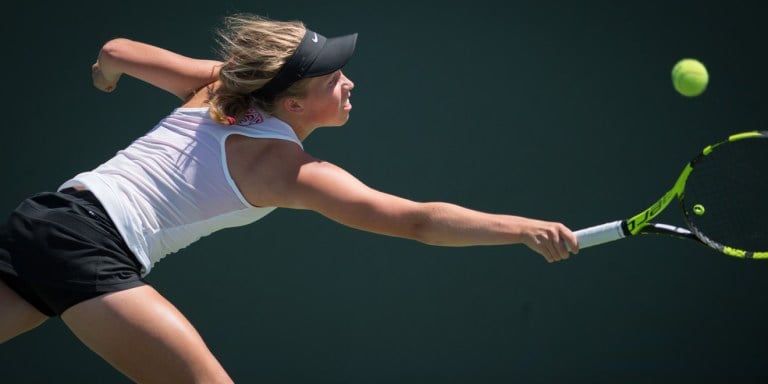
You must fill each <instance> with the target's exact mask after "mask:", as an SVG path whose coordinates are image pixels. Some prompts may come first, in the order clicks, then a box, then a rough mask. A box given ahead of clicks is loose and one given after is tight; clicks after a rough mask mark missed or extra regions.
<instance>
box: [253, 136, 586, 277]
mask: <svg viewBox="0 0 768 384" xmlns="http://www.w3.org/2000/svg"><path fill="white" fill-rule="evenodd" d="M275 146H276V147H277V146H279V147H281V148H282V150H279V151H275V152H274V153H272V154H271V156H267V159H263V160H262V161H260V162H258V163H256V164H258V165H257V166H255V167H252V168H251V169H250V172H249V173H248V176H249V177H247V178H244V179H241V180H240V181H242V182H241V183H238V184H239V185H240V186H241V190H243V192H244V193H245V195H246V197H247V198H248V199H249V200H250V201H251V202H252V203H254V204H255V205H263V206H278V207H286V208H295V209H309V210H313V211H316V212H318V213H320V214H322V215H324V216H326V217H328V218H330V219H332V220H334V221H337V222H339V223H341V224H344V225H347V226H349V227H352V228H357V229H361V230H364V231H368V232H373V233H378V234H382V235H388V236H395V237H402V238H407V239H412V240H416V241H420V242H423V243H426V244H430V245H439V246H454V247H461V246H478V245H506V244H525V245H526V246H528V247H529V248H531V249H532V250H534V251H536V252H537V253H539V254H541V255H542V256H544V258H545V259H546V260H547V261H549V262H553V261H558V260H563V259H566V258H568V256H569V251H568V250H569V249H570V250H571V251H572V252H574V253H576V252H578V240H577V239H576V236H575V235H574V234H573V232H571V231H570V230H569V229H568V228H567V227H566V226H564V225H563V224H560V223H556V222H549V221H543V220H535V219H531V218H526V217H521V216H514V215H505V214H493V213H486V212H480V211H476V210H472V209H469V208H465V207H462V206H459V205H456V204H450V203H445V202H416V201H411V200H408V199H405V198H402V197H398V196H395V195H391V194H388V193H384V192H380V191H377V190H375V189H372V188H370V187H368V186H366V185H365V184H363V183H362V182H361V181H360V180H358V179H357V178H355V177H354V176H352V175H351V174H349V173H348V172H346V171H345V170H343V169H341V168H339V167H337V166H335V165H333V164H330V163H328V162H324V161H320V160H317V159H314V158H312V157H311V156H309V155H307V154H306V153H304V152H303V151H301V150H300V149H298V148H296V146H295V145H293V144H291V143H286V144H275Z"/></svg>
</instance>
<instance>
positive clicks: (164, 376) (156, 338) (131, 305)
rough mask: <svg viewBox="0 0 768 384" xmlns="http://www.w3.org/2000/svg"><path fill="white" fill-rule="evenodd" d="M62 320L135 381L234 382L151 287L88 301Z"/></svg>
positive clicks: (170, 305) (194, 332) (68, 313)
mask: <svg viewBox="0 0 768 384" xmlns="http://www.w3.org/2000/svg"><path fill="white" fill-rule="evenodd" d="M61 318H62V319H63V320H64V322H65V323H66V324H67V326H68V327H69V328H70V329H71V330H72V332H74V334H75V335H76V336H77V337H78V338H80V340H82V341H83V343H85V344H86V345H87V346H88V347H89V348H91V349H92V350H93V351H94V352H96V353H97V354H98V355H100V356H101V357H102V358H104V359H105V360H106V361H107V362H109V363H110V364H112V366H114V367H115V368H116V369H118V370H119V371H120V372H122V373H123V374H125V375H126V376H128V377H129V378H131V379H132V380H134V381H136V382H141V383H198V382H205V383H231V382H232V381H231V379H230V378H229V376H228V375H227V373H226V372H225V371H224V369H223V368H222V367H221V365H220V364H219V362H218V361H217V360H216V358H215V357H214V356H213V354H211V352H210V351H209V349H208V347H207V346H206V345H205V342H204V341H203V339H202V338H201V337H200V335H199V334H198V332H197V330H195V328H194V327H193V326H192V324H190V322H189V321H188V320H187V319H186V318H185V317H184V315H182V314H181V312H179V310H178V309H176V307H175V306H173V304H171V303H170V302H169V301H168V300H166V299H165V298H164V297H163V296H161V295H160V294H159V293H158V292H157V291H156V290H155V289H154V288H152V287H151V286H149V285H144V286H140V287H136V288H131V289H127V290H124V291H120V292H114V293H109V294H105V295H102V296H99V297H95V298H93V299H90V300H87V301H84V302H82V303H79V304H77V305H75V306H73V307H71V308H69V309H68V310H66V311H65V312H64V313H63V314H62V315H61Z"/></svg>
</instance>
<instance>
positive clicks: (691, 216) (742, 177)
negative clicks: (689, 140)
mask: <svg viewBox="0 0 768 384" xmlns="http://www.w3.org/2000/svg"><path fill="white" fill-rule="evenodd" d="M690 167H691V171H690V173H689V174H688V178H687V180H686V182H685V187H684V190H683V193H682V194H681V195H680V197H679V202H680V206H681V208H682V210H683V214H684V215H685V220H686V222H687V224H688V227H689V228H690V229H691V232H692V233H693V234H694V235H695V236H696V237H697V238H698V239H699V240H701V242H703V243H704V244H706V245H708V246H710V247H712V248H714V249H716V250H718V251H720V252H722V253H724V254H727V255H730V256H735V257H740V258H756V259H768V131H762V132H747V133H742V134H737V135H733V136H731V137H729V138H728V140H725V141H723V142H720V143H717V144H714V145H711V146H709V147H707V148H705V149H704V151H702V153H701V154H700V155H699V156H698V157H696V158H695V159H694V160H693V161H691V163H690Z"/></svg>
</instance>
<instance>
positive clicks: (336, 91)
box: [304, 70, 355, 127]
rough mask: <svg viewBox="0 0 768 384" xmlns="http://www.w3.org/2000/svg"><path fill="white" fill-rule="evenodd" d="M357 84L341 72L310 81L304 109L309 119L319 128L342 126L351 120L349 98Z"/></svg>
mask: <svg viewBox="0 0 768 384" xmlns="http://www.w3.org/2000/svg"><path fill="white" fill-rule="evenodd" d="M354 87H355V83H353V82H352V80H350V79H348V78H347V77H346V76H344V74H343V73H342V72H341V70H338V71H336V72H333V73H330V74H328V75H325V76H319V77H315V78H312V79H310V81H309V84H308V86H307V97H306V99H305V102H304V107H305V108H306V111H307V117H308V118H309V119H310V120H311V121H312V122H314V123H315V124H316V125H318V126H325V127H329V126H341V125H344V124H345V123H346V122H347V120H349V112H350V111H351V110H352V104H351V103H350V102H349V97H350V96H351V95H352V93H351V90H352V88H354Z"/></svg>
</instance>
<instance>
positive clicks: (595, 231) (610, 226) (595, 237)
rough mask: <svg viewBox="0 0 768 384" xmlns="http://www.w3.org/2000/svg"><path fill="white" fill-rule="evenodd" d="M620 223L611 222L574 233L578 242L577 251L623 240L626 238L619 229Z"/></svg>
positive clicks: (619, 221)
mask: <svg viewBox="0 0 768 384" xmlns="http://www.w3.org/2000/svg"><path fill="white" fill-rule="evenodd" d="M621 222H622V221H621V220H618V221H613V222H610V223H605V224H600V225H595V226H594V227H589V228H584V229H580V230H578V231H576V232H574V234H575V235H576V238H577V239H578V240H579V249H584V248H588V247H591V246H594V245H599V244H603V243H607V242H610V241H614V240H619V239H623V238H624V237H626V236H625V235H624V230H623V229H622V228H621Z"/></svg>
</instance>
